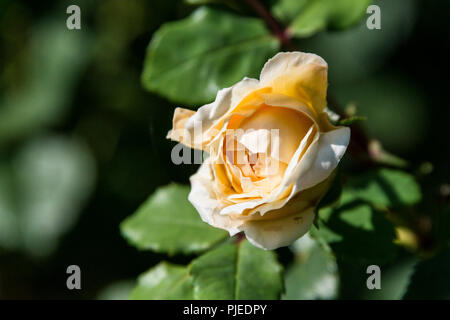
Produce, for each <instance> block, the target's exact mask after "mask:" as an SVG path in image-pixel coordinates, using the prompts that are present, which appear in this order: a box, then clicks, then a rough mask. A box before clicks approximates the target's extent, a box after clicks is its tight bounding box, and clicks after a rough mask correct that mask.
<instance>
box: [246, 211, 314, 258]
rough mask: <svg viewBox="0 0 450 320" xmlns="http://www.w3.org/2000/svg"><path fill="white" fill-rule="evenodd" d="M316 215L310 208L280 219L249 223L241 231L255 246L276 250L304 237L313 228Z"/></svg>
mask: <svg viewBox="0 0 450 320" xmlns="http://www.w3.org/2000/svg"><path fill="white" fill-rule="evenodd" d="M314 215H315V213H314V207H310V208H308V209H306V210H305V211H303V212H299V213H296V214H292V215H288V216H286V217H284V218H280V219H273V220H259V221H248V222H246V223H245V224H243V225H242V226H241V227H240V229H241V230H243V231H244V232H245V235H246V236H247V239H248V240H249V241H250V242H251V243H252V244H253V245H254V246H257V247H259V248H262V249H266V250H274V249H277V248H279V247H284V246H288V245H290V244H291V243H292V242H294V241H295V240H296V239H298V238H299V237H301V236H303V235H304V234H305V233H306V232H307V231H308V230H309V229H310V228H311V225H312V223H313V221H314Z"/></svg>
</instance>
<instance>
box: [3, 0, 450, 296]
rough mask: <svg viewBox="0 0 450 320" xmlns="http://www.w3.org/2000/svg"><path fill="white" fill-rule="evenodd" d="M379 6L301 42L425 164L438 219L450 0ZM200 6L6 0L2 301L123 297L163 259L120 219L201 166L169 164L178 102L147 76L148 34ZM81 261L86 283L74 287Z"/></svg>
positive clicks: (389, 137) (447, 190) (168, 1)
mask: <svg viewBox="0 0 450 320" xmlns="http://www.w3.org/2000/svg"><path fill="white" fill-rule="evenodd" d="M263 2H264V3H265V4H266V5H268V6H269V5H270V4H273V2H275V0H273V1H263ZM375 3H376V4H378V5H379V6H380V7H381V14H382V29H381V30H373V31H370V30H368V29H367V28H366V26H365V20H363V21H361V24H360V25H358V26H355V27H354V28H351V29H348V30H345V31H340V32H331V31H326V32H321V33H319V34H318V35H315V36H313V37H312V38H309V39H306V40H301V41H300V42H299V45H300V47H301V48H302V50H303V51H307V52H314V53H317V54H319V55H321V56H323V57H324V58H325V59H326V60H327V61H328V63H329V66H330V79H329V82H330V90H332V92H333V94H334V95H335V96H336V99H337V100H338V101H339V102H340V103H341V104H342V105H349V104H350V105H355V106H356V107H357V112H358V114H360V115H363V116H367V118H368V120H367V121H365V122H364V123H363V124H362V125H363V126H365V128H366V129H367V131H368V132H369V134H370V135H371V136H372V137H376V138H378V139H379V140H380V141H381V142H382V143H383V145H384V147H385V148H386V149H388V150H389V151H391V152H393V153H395V154H396V155H398V156H400V157H402V158H404V159H408V161H410V163H411V168H413V170H416V171H420V172H421V174H420V177H421V178H420V179H421V180H420V183H421V186H422V191H423V193H424V202H423V203H424V204H423V209H422V214H424V215H425V216H426V215H430V216H431V215H433V214H435V212H434V211H439V210H441V209H442V207H448V199H449V194H450V186H449V184H448V183H450V179H449V178H450V172H449V170H450V169H449V165H448V161H449V160H448V159H449V156H450V148H449V146H448V141H447V138H448V125H447V122H448V119H449V118H450V108H449V102H448V101H449V90H448V80H447V77H446V73H445V72H444V70H445V68H446V67H447V64H448V57H449V56H450V49H449V43H450V42H449V33H448V30H449V29H450V19H449V18H450V2H449V1H447V0H435V1H415V0H397V1H391V0H380V1H375ZM70 4H77V5H79V6H80V8H81V23H82V29H81V30H73V31H71V30H68V29H67V28H66V19H67V16H68V15H67V14H66V8H67V6H68V5H70ZM194 9H195V7H193V6H190V5H188V4H186V3H185V2H183V1H178V0H127V1H125V0H102V1H100V0H96V1H92V0H90V1H89V0H85V1H69V2H68V1H49V0H47V1H24V0H0V298H1V299H55V298H59V299H97V298H101V299H109V298H125V297H126V295H127V292H128V290H129V289H130V288H131V287H132V285H133V283H134V281H135V278H136V276H137V275H138V274H140V273H142V272H143V271H145V270H147V269H148V268H149V267H151V266H153V265H155V264H156V263H157V262H159V261H160V260H161V259H163V258H165V257H163V256H162V255H158V254H155V253H151V252H139V251H137V250H136V249H135V248H133V247H131V246H129V245H128V244H127V243H126V241H125V240H124V239H123V238H122V237H121V235H120V232H119V223H120V222H121V221H122V220H123V219H124V218H125V217H127V216H128V215H130V214H132V213H133V212H134V211H135V209H136V208H137V207H138V206H139V205H140V204H141V203H142V202H143V201H144V200H145V199H146V198H147V197H148V196H149V195H150V194H151V193H152V192H153V191H154V190H155V189H156V188H157V187H158V186H162V185H165V184H167V183H169V182H171V181H176V182H180V183H187V181H188V177H189V176H190V175H191V174H192V173H193V172H195V170H196V167H195V166H188V165H180V166H176V165H173V164H172V163H171V161H170V150H171V148H172V146H173V144H172V143H170V142H169V141H167V140H166V139H165V135H166V133H167V131H168V130H169V129H170V122H171V117H172V114H173V110H174V108H175V107H176V105H174V104H173V103H170V102H169V101H167V100H165V99H164V98H161V97H158V96H156V95H154V94H151V93H148V92H146V91H145V90H143V89H142V87H141V82H140V74H141V70H142V66H143V61H144V57H145V52H146V47H147V45H148V43H149V41H150V39H151V37H152V33H153V32H154V31H155V30H156V29H157V28H158V27H159V26H160V25H161V24H162V23H164V22H167V21H172V20H176V19H179V18H182V17H185V16H186V15H188V14H189V13H190V12H191V11H192V10H194ZM243 13H244V14H252V13H251V10H250V9H249V10H248V12H247V11H245V10H244V12H243ZM186 41H189V39H186ZM424 228H427V226H424ZM430 241H431V242H432V241H433V239H431V240H430ZM430 246H432V243H431V244H430ZM286 250H287V249H286ZM283 252H284V251H282V252H281V259H282V260H283V259H289V254H287V253H286V254H283ZM190 259H191V257H184V256H175V257H171V258H170V261H173V262H176V263H187V262H188V261H190ZM71 264H76V265H79V266H80V267H81V271H82V290H72V291H70V290H68V289H67V288H66V278H67V274H66V268H67V266H69V265H71ZM392 290H395V289H394V288H393V289H392ZM349 296H352V295H351V294H349Z"/></svg>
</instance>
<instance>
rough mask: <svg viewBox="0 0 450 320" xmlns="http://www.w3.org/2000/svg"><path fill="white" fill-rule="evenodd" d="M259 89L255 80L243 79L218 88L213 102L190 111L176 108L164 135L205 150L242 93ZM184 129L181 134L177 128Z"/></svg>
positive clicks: (240, 98) (243, 94)
mask: <svg viewBox="0 0 450 320" xmlns="http://www.w3.org/2000/svg"><path fill="white" fill-rule="evenodd" d="M259 88H260V85H259V81H258V80H255V79H250V78H244V79H243V80H241V81H240V82H238V83H236V84H235V85H234V86H232V87H230V88H225V89H222V90H220V91H219V92H218V93H217V96H216V100H215V101H214V102H212V103H209V104H206V105H204V106H202V107H201V108H199V109H198V110H197V112H195V113H193V114H192V111H190V110H188V111H186V110H187V109H182V108H177V109H176V110H175V115H176V116H177V117H175V116H174V119H173V129H172V130H171V131H169V133H168V135H167V137H168V138H170V139H172V140H176V141H179V142H182V143H183V144H185V145H187V146H189V147H191V148H196V149H205V146H206V145H207V144H208V143H209V142H210V141H211V139H213V138H214V137H215V136H216V134H217V133H218V132H219V131H220V130H221V129H222V126H223V121H224V120H225V118H226V117H227V116H228V115H229V114H230V113H231V112H232V111H233V109H234V108H235V107H236V106H237V105H238V104H239V103H240V102H241V100H242V99H243V98H244V97H245V96H247V95H248V94H249V93H251V92H253V91H255V90H257V89H259ZM189 111H190V112H189ZM221 124H222V125H221ZM183 129H185V132H184V133H180V132H179V131H180V130H183ZM176 131H178V132H176Z"/></svg>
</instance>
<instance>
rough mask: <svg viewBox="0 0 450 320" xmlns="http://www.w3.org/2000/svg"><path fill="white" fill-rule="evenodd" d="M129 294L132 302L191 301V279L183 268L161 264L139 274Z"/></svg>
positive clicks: (165, 263)
mask: <svg viewBox="0 0 450 320" xmlns="http://www.w3.org/2000/svg"><path fill="white" fill-rule="evenodd" d="M137 282H138V283H137V285H136V286H135V287H134V288H133V290H132V291H131V293H130V297H129V298H130V299H132V300H192V299H193V287H192V278H191V277H190V276H189V274H188V273H187V268H186V267H184V266H177V265H172V264H169V263H167V262H161V263H159V264H158V265H157V266H156V267H153V268H151V269H150V270H148V271H147V272H145V273H143V274H141V275H140V276H139V278H138V281H137Z"/></svg>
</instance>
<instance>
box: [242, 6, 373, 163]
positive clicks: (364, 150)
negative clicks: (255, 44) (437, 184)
mask: <svg viewBox="0 0 450 320" xmlns="http://www.w3.org/2000/svg"><path fill="white" fill-rule="evenodd" d="M246 1H247V3H248V5H249V6H251V7H252V8H253V10H254V11H255V12H256V13H257V14H258V15H259V16H260V17H261V18H262V19H263V20H264V21H265V23H266V24H267V26H268V27H269V28H270V29H271V30H272V33H273V35H274V36H275V37H277V38H278V39H279V40H280V42H281V43H282V45H283V46H284V47H286V48H287V49H289V50H294V51H299V49H298V48H297V46H296V45H295V44H294V43H293V42H292V37H291V34H290V32H289V30H288V29H287V28H286V27H285V26H283V25H282V24H281V23H279V22H278V21H277V20H276V19H275V18H274V17H273V16H272V14H271V13H270V12H269V11H268V10H267V9H266V8H265V7H264V5H262V4H261V2H260V1H259V0H246ZM328 103H329V105H330V106H331V108H332V109H333V111H334V112H336V113H337V114H338V115H339V116H340V117H341V118H345V113H344V111H343V110H342V108H341V107H340V106H339V104H338V102H337V101H336V100H335V99H334V98H333V97H332V96H331V95H330V94H328ZM369 145H370V140H369V138H368V137H367V135H366V133H365V132H364V130H363V129H362V128H361V126H359V125H358V124H353V125H352V139H351V141H350V144H349V147H348V149H349V153H350V154H351V155H352V156H353V157H354V158H355V160H357V161H358V162H360V163H362V164H365V165H367V166H372V165H374V163H375V162H376V160H377V154H375V153H373V152H371V151H370V148H369Z"/></svg>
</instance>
